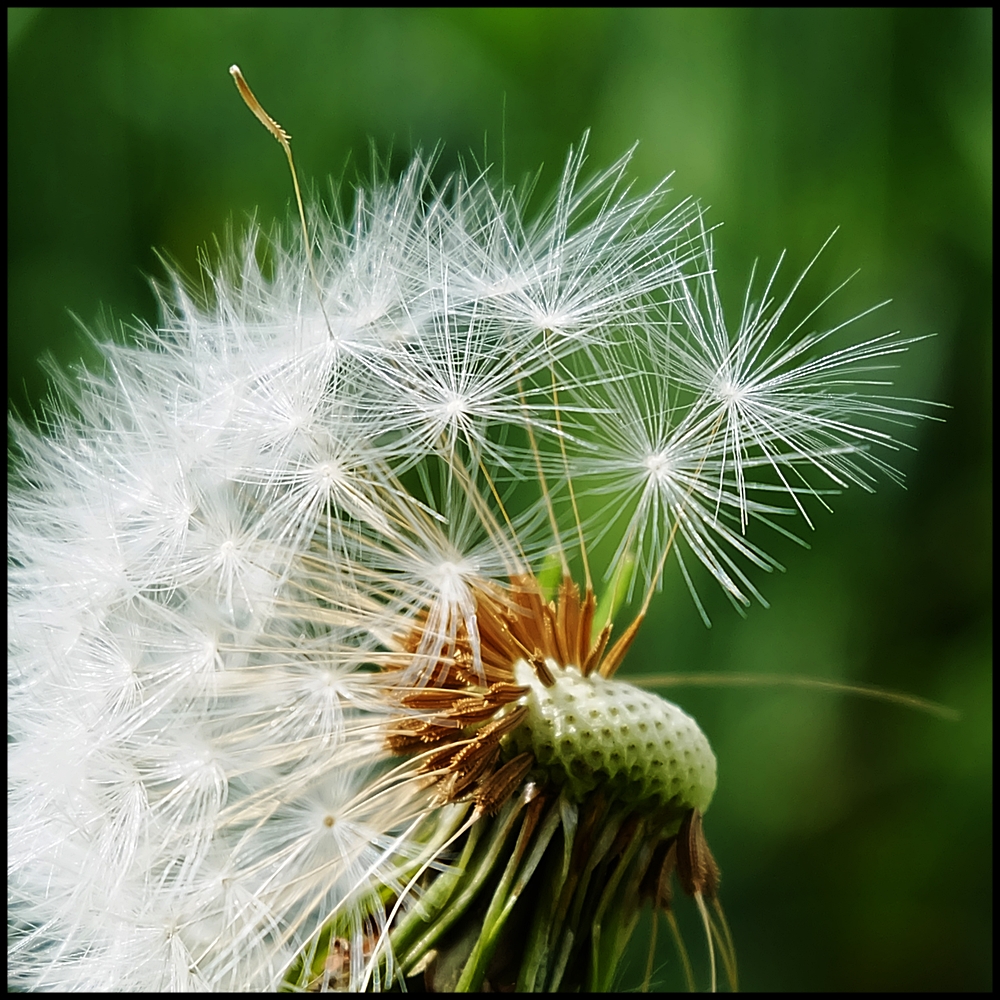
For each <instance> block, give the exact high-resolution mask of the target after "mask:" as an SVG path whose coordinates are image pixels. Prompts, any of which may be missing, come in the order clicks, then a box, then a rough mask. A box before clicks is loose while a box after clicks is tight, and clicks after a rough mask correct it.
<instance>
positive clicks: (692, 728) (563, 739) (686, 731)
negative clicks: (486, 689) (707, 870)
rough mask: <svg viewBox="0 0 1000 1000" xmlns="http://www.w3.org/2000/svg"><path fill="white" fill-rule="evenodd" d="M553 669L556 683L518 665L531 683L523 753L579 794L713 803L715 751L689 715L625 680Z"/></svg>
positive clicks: (521, 733) (652, 802)
mask: <svg viewBox="0 0 1000 1000" xmlns="http://www.w3.org/2000/svg"><path fill="white" fill-rule="evenodd" d="M549 668H550V670H551V672H552V675H553V676H554V677H555V684H554V685H553V686H552V687H545V685H544V684H543V683H542V682H541V680H539V678H538V676H537V675H536V673H535V671H534V670H533V669H532V667H531V666H529V665H528V664H527V663H526V662H524V661H521V662H519V663H517V664H516V665H515V667H514V676H515V677H516V679H517V683H518V684H523V685H526V686H528V687H530V688H531V690H530V692H529V693H528V694H527V695H525V696H524V699H523V701H524V704H526V705H527V706H528V709H529V711H528V718H527V719H526V720H525V722H523V723H522V724H521V725H520V726H519V727H518V729H517V731H516V732H515V733H514V734H513V735H512V740H513V742H514V744H515V746H516V748H517V751H518V752H522V751H524V750H530V751H531V752H532V753H533V754H534V756H535V759H536V760H537V761H538V763H539V765H541V767H542V768H544V769H545V770H546V771H548V773H549V775H550V777H551V778H552V780H554V781H556V782H557V783H558V784H560V785H563V786H564V787H565V788H566V789H567V790H568V792H569V793H570V795H572V796H573V797H574V798H577V799H579V798H582V797H583V796H585V795H586V794H587V793H588V792H592V791H593V790H594V789H596V788H598V787H600V788H602V789H604V790H606V791H607V792H609V793H611V794H612V795H613V796H614V797H616V798H618V799H620V800H622V801H625V802H634V803H636V804H641V805H647V806H649V807H650V808H655V807H656V806H668V805H669V806H674V807H677V808H681V809H685V810H686V809H691V808H695V809H699V810H701V811H702V812H704V811H705V809H707V808H708V804H709V802H710V801H711V800H712V793H713V792H714V791H715V754H713V753H712V748H711V747H710V746H709V745H708V740H707V739H705V736H704V734H703V733H702V731H701V730H700V729H699V728H698V724H697V723H696V722H695V721H694V719H692V718H691V716H689V715H688V714H687V713H685V712H682V711H681V710H680V709H679V708H678V707H677V706H676V705H674V704H672V703H671V702H669V701H665V700H664V699H663V698H660V697H658V696H657V695H655V694H651V693H650V692H648V691H642V690H640V689H639V688H637V687H634V686H633V685H631V684H626V683H625V682H624V681H616V680H607V679H605V678H604V677H600V676H598V675H594V674H592V675H590V676H589V677H584V676H583V675H582V674H581V673H580V671H579V670H577V669H576V668H575V667H560V666H559V665H558V664H556V663H554V662H550V663H549Z"/></svg>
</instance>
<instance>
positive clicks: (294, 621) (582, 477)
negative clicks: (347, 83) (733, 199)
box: [8, 101, 915, 991]
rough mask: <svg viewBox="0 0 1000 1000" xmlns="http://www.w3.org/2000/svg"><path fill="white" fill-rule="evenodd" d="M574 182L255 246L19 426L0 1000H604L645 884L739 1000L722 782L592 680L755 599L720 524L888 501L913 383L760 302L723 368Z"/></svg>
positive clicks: (636, 229) (733, 537)
mask: <svg viewBox="0 0 1000 1000" xmlns="http://www.w3.org/2000/svg"><path fill="white" fill-rule="evenodd" d="M254 103H256V102H255V101H254ZM257 107H258V108H259V105H257ZM255 113H256V112H255ZM264 118H265V119H267V121H266V122H265V124H267V122H271V123H272V124H274V123H273V120H272V119H270V118H268V117H267V116H266V114H265V115H264ZM262 120H264V119H262ZM268 127H269V128H270V127H271V126H270V125H269V126H268ZM275 128H278V127H277V126H276V125H275ZM272 131H274V130H273V129H272ZM278 132H280V136H279V141H282V145H283V146H284V147H285V149H286V152H287V151H288V145H287V136H285V134H284V133H283V132H281V130H280V128H279V129H278ZM276 134H277V133H276ZM584 150H585V143H581V146H580V148H579V149H578V150H576V151H575V152H572V153H571V154H570V156H569V158H568V161H567V166H566V169H565V171H564V174H563V178H562V181H561V183H560V185H559V187H558V190H557V194H556V196H555V198H554V200H553V201H552V203H551V204H550V206H549V207H548V209H547V210H545V211H543V212H542V213H541V214H540V215H539V216H538V217H537V218H535V219H534V220H528V219H526V218H525V217H524V215H523V213H522V207H521V206H522V200H521V199H519V197H518V196H517V194H516V192H514V191H511V190H507V189H503V188H497V187H496V186H494V185H493V183H492V182H491V181H490V179H489V177H488V175H487V174H481V175H478V176H471V177H470V176H466V175H464V174H460V175H459V176H457V177H456V178H454V179H453V180H452V181H450V182H449V183H448V184H446V185H444V186H443V187H440V188H436V187H434V186H433V185H432V183H431V181H430V169H429V164H428V163H426V162H424V161H422V160H420V159H417V160H416V161H415V162H414V164H413V166H412V167H411V168H410V169H409V170H408V171H407V172H406V173H405V174H404V175H403V177H402V179H401V180H400V181H399V182H398V183H397V184H396V185H388V184H383V185H376V186H375V188H374V189H373V190H372V191H370V192H365V193H359V194H358V198H357V202H356V209H355V215H354V217H353V218H352V219H351V220H349V221H338V220H336V219H332V220H327V221H326V222H324V223H322V224H321V225H320V226H319V227H318V231H317V239H316V244H315V260H314V259H313V249H314V248H313V246H312V242H311V240H310V238H309V236H308V233H307V235H306V239H305V246H304V248H303V250H301V251H299V252H293V251H286V250H282V249H280V248H276V249H275V273H274V276H273V278H272V279H271V280H265V278H264V277H263V276H262V275H261V273H260V271H259V269H258V268H257V265H256V263H255V260H256V254H255V245H256V241H257V240H258V239H259V236H258V234H257V233H256V232H253V233H251V236H250V237H249V238H248V240H247V242H246V244H245V246H244V249H243V251H242V256H240V257H239V258H238V259H237V260H235V261H234V262H233V261H231V262H229V263H228V264H227V265H226V266H224V267H223V268H221V269H220V271H219V273H218V274H217V275H215V276H214V277H213V287H214V293H215V297H214V304H213V305H210V306H209V305H202V306H199V305H196V304H195V303H193V302H192V301H190V299H189V298H188V296H187V294H186V293H185V292H184V291H183V289H182V288H181V287H180V284H179V283H178V286H177V288H176V289H175V291H174V292H173V293H171V295H170V296H169V297H166V298H165V300H164V318H163V321H162V323H161V324H160V326H159V327H158V328H157V329H156V330H152V329H146V330H143V331H140V336H139V341H138V344H137V345H136V346H134V347H125V346H121V345H107V346H106V347H105V348H104V352H105V361H106V366H105V370H104V372H103V373H98V374H90V375H86V376H82V377H81V378H79V379H78V380H77V381H76V382H74V383H72V384H68V385H69V387H68V388H67V389H66V398H65V400H64V401H63V402H61V403H59V404H57V405H56V406H55V407H54V408H53V409H52V411H51V412H50V414H49V416H48V418H47V421H46V424H47V426H46V427H45V428H44V431H43V432H41V433H35V432H33V431H30V430H28V429H27V428H25V427H23V426H20V425H17V426H15V434H16V438H17V445H18V448H19V458H18V464H17V469H18V473H17V475H18V478H17V479H16V480H15V482H14V483H13V485H12V488H11V493H10V499H9V507H8V512H9V513H8V517H9V522H8V523H9V538H10V557H9V558H10V570H9V613H10V643H11V646H10V650H11V651H10V658H9V664H10V665H9V670H10V674H9V685H8V697H9V725H10V743H9V749H8V773H9V779H8V782H9V783H8V798H9V811H10V823H9V833H8V850H9V858H10V875H9V886H10V914H11V920H12V922H13V927H14V932H13V935H12V943H11V945H10V951H9V969H10V977H11V983H12V984H13V985H15V986H17V987H25V988H33V989H50V990H58V989H102V990H108V989H110V990H189V989H213V990H276V989H282V988H284V989H334V988H338V989H351V990H357V989H363V988H374V989H380V988H391V987H394V986H397V985H404V984H405V983H406V982H407V980H413V979H414V977H422V978H423V981H424V983H425V984H426V985H427V986H428V988H430V989H434V990H445V989H458V990H480V989H484V988H487V987H488V988H493V989H510V988H518V989H522V990H552V991H554V990H558V989H586V990H603V989H609V988H611V987H612V986H613V985H614V983H615V976H616V974H617V971H618V964H619V960H620V957H621V953H622V950H623V947H624V944H625V943H626V942H627V940H628V938H629V936H630V935H631V933H632V931H633V929H634V927H635V922H636V919H637V916H638V912H639V908H640V906H641V905H643V904H645V903H649V904H650V905H651V906H652V907H653V908H654V909H655V910H656V911H657V912H660V913H664V914H666V915H667V919H668V921H671V920H672V906H673V895H672V889H671V884H672V882H673V881H674V880H675V879H676V880H677V881H678V882H679V884H680V885H681V887H682V888H683V889H684V890H685V891H686V892H687V893H688V894H689V895H691V896H692V897H693V898H694V899H695V901H696V904H697V907H698V909H699V912H700V913H701V915H702V918H703V921H704V924H705V928H706V935H707V948H708V949H709V950H711V952H712V954H713V962H712V976H713V980H712V985H714V984H715V976H716V973H715V964H716V960H717V961H719V962H721V964H722V965H723V967H724V968H725V970H726V972H727V973H728V975H729V978H730V981H734V980H735V965H734V958H733V947H732V942H731V940H730V938H729V935H728V930H727V929H726V926H725V922H724V919H723V918H722V914H721V909H720V908H719V905H718V896H717V890H718V880H719V879H718V869H717V867H716V865H715V862H714V860H713V859H712V856H711V853H710V852H709V850H708V846H707V842H706V840H705V835H704V833H703V831H702V814H703V813H704V812H705V810H706V809H707V808H708V806H709V803H710V801H711V798H712V794H713V792H714V789H715V783H716V761H715V757H714V755H713V753H712V751H711V748H710V747H709V744H708V741H707V739H706V737H705V736H704V734H702V732H701V731H700V729H699V728H698V726H697V724H696V723H695V722H694V720H693V719H691V718H690V717H689V716H688V715H687V714H686V713H684V712H683V711H682V710H681V709H680V708H678V707H677V706H675V705H672V704H670V703H669V702H666V701H664V700H662V699H660V698H658V697H656V696H654V695H652V694H649V693H647V692H645V691H642V690H640V689H638V688H636V687H634V686H632V685H630V684H628V683H627V682H625V681H623V680H620V679H619V678H618V677H617V671H618V669H619V667H620V666H621V664H622V660H623V658H624V656H625V653H626V651H627V649H628V646H629V644H630V642H631V640H632V638H633V637H634V635H635V632H636V629H637V627H638V625H639V623H640V622H641V619H642V617H643V615H644V613H645V610H646V607H648V604H649V600H650V597H651V595H652V593H653V592H654V591H655V589H656V588H657V587H658V585H659V583H660V581H661V579H662V574H663V570H664V565H665V561H666V560H667V558H668V556H670V555H674V556H676V558H677V560H678V564H679V566H680V569H681V571H682V572H683V574H684V575H685V577H686V578H687V579H688V581H689V585H690V586H691V588H692V593H694V586H693V582H692V579H693V578H692V576H691V566H692V560H693V561H694V562H700V563H701V564H703V565H704V566H705V567H706V568H707V570H708V572H709V573H710V574H711V576H712V577H714V578H715V579H716V580H717V581H718V582H719V584H721V586H722V587H723V588H724V590H725V591H726V592H727V594H729V595H730V597H731V598H732V599H733V601H734V603H736V604H737V605H740V606H742V605H745V604H747V603H749V600H750V597H757V598H758V599H760V600H763V598H762V597H761V595H760V594H759V592H758V591H757V589H756V587H755V585H754V583H753V582H752V581H751V577H750V573H751V571H752V570H753V569H754V568H756V569H763V570H767V569H769V568H771V567H772V566H774V565H775V564H774V562H773V560H772V559H771V558H770V557H769V556H767V554H766V553H765V552H764V550H763V549H761V548H760V547H759V546H758V543H757V542H756V541H754V540H752V539H751V538H750V535H749V529H751V528H752V527H753V526H754V523H755V522H758V521H761V522H767V521H770V522H773V521H774V520H775V519H777V518H778V517H779V516H782V515H784V514H787V513H794V512H799V513H802V514H804V515H805V514H806V509H807V504H808V503H809V502H810V501H811V499H812V498H813V497H818V498H819V499H820V501H821V502H823V494H824V491H825V490H826V489H828V488H829V487H831V486H832V487H841V486H845V485H852V484H853V485H860V486H862V487H864V488H866V489H868V488H870V486H871V481H872V477H873V474H874V473H877V472H885V473H888V474H890V476H891V475H893V473H892V471H891V469H890V468H889V466H888V465H887V464H886V461H885V459H884V458H882V457H880V455H879V452H878V449H880V448H887V449H890V450H891V449H893V448H895V447H896V444H895V442H894V441H893V439H892V438H891V437H889V435H888V432H887V431H886V430H884V429H882V428H881V424H884V423H889V424H893V423H898V422H905V421H906V420H908V419H910V418H911V417H914V416H915V414H913V413H911V412H909V410H908V406H909V404H905V403H897V402H892V401H890V400H887V399H885V398H884V397H882V396H880V395H877V394H870V390H871V388H872V387H873V386H875V387H878V386H881V385H882V384H884V378H885V376H884V375H882V374H878V375H873V374H872V373H873V372H877V371H881V370H882V369H883V368H884V366H885V360H886V359H887V358H888V357H890V356H892V355H894V354H897V353H898V352H899V351H901V350H903V349H904V348H905V347H906V346H907V344H908V341H906V340H901V339H899V338H897V337H893V336H890V337H885V338H880V339H876V340H871V341H868V342H865V343H862V344H860V345H858V346H855V347H853V348H847V349H842V350H837V351H832V352H829V353H827V354H825V355H824V354H822V353H820V349H821V348H823V346H824V342H825V340H826V338H827V336H828V333H821V334H805V335H804V334H802V333H801V328H793V329H791V330H788V331H786V332H784V333H782V332H779V330H778V326H779V320H782V319H783V317H784V314H785V313H786V312H787V311H788V309H789V303H790V297H789V298H786V299H784V300H782V301H781V303H780V304H779V305H778V306H774V304H773V301H772V299H773V291H772V288H773V286H774V283H775V280H776V279H775V278H774V277H772V279H771V281H770V282H769V283H768V285H767V287H766V289H765V291H764V294H763V299H762V301H761V302H760V303H759V304H753V303H752V302H751V300H750V298H749V295H748V299H747V302H746V304H745V306H744V309H743V314H742V316H741V319H740V322H739V323H738V325H737V326H736V327H735V328H731V327H729V326H727V325H726V322H725V319H724V316H723V313H722V308H721V305H720V304H719V299H718V295H717V293H716V291H715V285H714V276H713V262H712V248H711V242H710V239H709V237H708V236H706V234H705V232H704V230H703V228H702V225H701V218H700V213H699V211H698V209H697V208H696V206H695V205H694V204H693V203H691V202H683V201H682V202H679V203H674V204H672V203H671V202H670V201H669V194H668V191H667V189H666V187H665V186H663V185H661V186H659V187H657V188H656V189H654V190H653V191H652V192H650V193H649V194H644V195H637V194H634V193H633V192H632V191H631V190H630V188H629V187H628V185H627V184H626V183H625V180H624V177H625V172H626V168H627V166H628V157H627V156H626V157H624V158H623V159H622V160H621V161H619V162H618V163H617V164H615V165H614V166H613V167H612V168H611V169H610V170H608V171H605V172H603V173H599V174H597V175H596V176H595V177H594V178H593V179H591V180H583V179H582V178H583V171H584V162H585V158H584ZM289 159H290V153H289ZM304 226H305V216H304V214H303V227H304ZM303 258H305V259H303ZM227 271H232V272H234V273H236V274H237V275H238V276H239V277H238V280H236V281H229V280H227V279H226V277H225V273H226V272H227ZM831 332H832V331H831ZM881 391H882V390H881V389H880V388H876V393H878V392H881ZM71 414H75V416H71ZM584 503H585V505H586V507H585V508H584V506H583V505H584ZM584 509H586V510H589V511H590V512H591V513H590V514H588V515H586V516H584V515H582V514H581V511H582V510H584ZM594 511H596V513H594ZM806 516H808V515H806ZM606 538H610V539H612V540H613V542H614V544H613V546H611V549H612V551H613V557H612V558H611V560H610V563H609V564H608V565H607V566H606V567H600V568H599V569H598V568H596V567H595V576H594V578H592V576H591V559H592V558H593V553H594V551H595V549H596V548H597V546H598V543H600V542H602V541H604V539H606ZM588 550H589V552H588ZM604 570H606V573H604V572H603V571H604ZM574 576H576V577H577V580H574ZM595 579H596V581H597V582H596V583H595ZM626 590H629V591H631V590H635V591H636V592H637V593H638V594H639V595H641V597H642V606H641V608H640V610H639V612H638V614H637V615H636V617H635V618H634V620H633V621H632V622H631V624H626V625H625V626H624V627H623V626H622V625H621V624H619V625H618V626H615V625H614V624H613V622H612V620H611V611H610V610H607V614H606V613H605V610H606V609H610V606H611V605H612V604H616V603H618V602H620V597H621V594H622V593H623V592H625V591H626ZM601 591H604V592H605V593H600V592H601ZM599 598H601V599H602V600H601V602H600V603H599ZM699 606H700V604H699ZM515 924H516V925H517V926H518V927H519V928H520V932H519V933H518V934H515V935H512V934H510V933H508V931H509V928H510V927H512V926H515ZM671 926H673V927H676V924H671ZM684 960H685V961H686V958H685V959H684Z"/></svg>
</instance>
